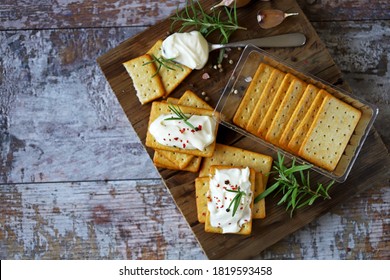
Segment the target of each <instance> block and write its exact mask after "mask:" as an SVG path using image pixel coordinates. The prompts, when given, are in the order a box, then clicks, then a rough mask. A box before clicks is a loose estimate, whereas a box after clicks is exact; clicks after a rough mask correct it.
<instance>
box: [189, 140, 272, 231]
mask: <svg viewBox="0 0 390 280" xmlns="http://www.w3.org/2000/svg"><path fill="white" fill-rule="evenodd" d="M216 167H218V168H245V167H249V168H250V169H251V170H253V172H254V174H255V176H254V177H255V178H254V180H253V182H254V196H253V197H254V198H255V197H256V196H257V195H259V194H260V193H262V192H263V191H264V190H265V186H266V184H267V180H268V174H269V172H270V171H271V167H272V157H270V156H267V155H263V154H260V153H256V152H252V151H248V150H244V149H240V148H237V147H232V146H227V145H223V144H218V143H217V144H216V146H215V150H214V154H213V156H212V157H210V158H204V159H203V161H202V166H201V168H200V170H199V177H198V178H196V180H195V192H196V207H197V216H198V221H199V222H200V223H205V230H206V231H208V232H213V233H220V232H221V229H220V228H214V227H211V226H210V223H209V217H208V210H207V202H208V190H209V181H210V176H212V174H213V173H214V171H213V170H215V168H216ZM265 216H266V213H265V201H264V199H262V200H260V201H259V202H257V203H255V204H253V205H252V219H263V218H265ZM251 228H252V221H249V222H248V223H247V224H246V225H245V227H243V229H242V231H240V232H239V233H238V234H250V233H251Z"/></svg>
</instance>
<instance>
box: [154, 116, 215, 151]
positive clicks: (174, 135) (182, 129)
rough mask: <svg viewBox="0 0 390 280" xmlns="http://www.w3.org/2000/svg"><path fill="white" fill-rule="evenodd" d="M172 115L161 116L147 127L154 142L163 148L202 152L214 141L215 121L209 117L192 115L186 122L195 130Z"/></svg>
mask: <svg viewBox="0 0 390 280" xmlns="http://www.w3.org/2000/svg"><path fill="white" fill-rule="evenodd" d="M176 117H177V116H176V115H174V114H167V115H165V114H163V115H160V116H159V117H158V118H157V119H156V120H154V121H153V122H152V123H151V124H150V126H149V132H150V133H151V134H152V135H153V137H154V138H155V139H156V141H157V142H158V143H160V144H162V145H165V146H171V147H178V148H182V149H192V150H194V149H198V150H201V151H204V149H205V148H206V147H207V146H209V145H210V144H211V143H213V142H214V140H215V126H216V121H215V119H214V118H212V117H209V116H198V115H192V116H191V117H190V118H189V119H188V122H189V123H190V124H192V125H193V126H194V127H195V128H196V129H195V130H194V129H193V128H191V127H189V126H188V125H187V124H186V123H184V122H183V120H167V119H169V118H176Z"/></svg>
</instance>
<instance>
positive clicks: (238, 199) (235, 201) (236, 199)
mask: <svg viewBox="0 0 390 280" xmlns="http://www.w3.org/2000/svg"><path fill="white" fill-rule="evenodd" d="M226 191H227V192H233V193H236V195H235V196H234V198H233V199H232V201H231V202H230V204H229V207H228V208H226V212H229V211H230V207H231V206H232V204H234V205H233V212H232V217H234V215H235V214H236V212H237V209H238V206H240V203H241V198H242V196H244V195H245V192H243V191H241V190H240V187H238V188H237V190H226Z"/></svg>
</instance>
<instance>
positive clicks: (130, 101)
mask: <svg viewBox="0 0 390 280" xmlns="http://www.w3.org/2000/svg"><path fill="white" fill-rule="evenodd" d="M281 2H289V3H291V2H293V1H281ZM296 8H297V9H299V7H296ZM302 15H303V14H302ZM300 20H301V21H302V20H303V21H304V24H303V23H302V22H301V26H303V25H305V26H304V28H303V27H301V29H304V30H307V32H309V31H310V32H312V33H311V36H310V37H309V40H308V44H307V45H306V46H305V47H303V48H297V49H295V50H292V51H290V50H288V51H286V50H285V49H284V50H283V49H281V50H275V51H274V52H275V53H274V54H275V55H278V54H282V56H283V55H284V56H285V57H286V53H289V55H287V57H289V59H290V60H291V62H299V63H298V64H301V65H309V67H308V68H310V70H309V72H311V73H313V74H315V75H318V76H320V77H321V75H323V76H322V77H321V78H323V79H324V80H327V81H328V82H331V83H335V82H340V77H341V73H340V70H339V69H338V67H337V66H336V65H335V64H334V61H333V59H332V58H331V57H330V55H329V53H328V51H327V50H326V49H325V47H324V45H323V43H322V42H321V40H320V39H319V38H318V35H317V34H316V33H315V31H314V29H313V27H312V26H311V25H310V23H308V21H307V18H306V17H304V18H303V19H302V17H301V18H300ZM160 24H162V25H165V26H166V27H168V26H169V20H168V19H167V20H165V21H163V22H162V23H160ZM161 30H164V28H162V27H161V26H159V27H158V28H157V26H153V27H151V28H149V29H147V30H145V31H144V32H142V33H140V34H138V35H136V36H135V37H133V38H130V39H129V40H126V41H125V42H124V43H122V44H120V45H119V46H118V47H117V48H114V49H113V50H111V51H109V52H108V53H106V54H105V55H103V56H101V57H99V58H98V63H99V64H100V66H101V68H102V71H103V73H104V75H106V77H107V80H108V81H109V83H110V85H111V87H112V88H113V90H114V92H115V94H116V96H117V97H118V100H119V102H120V104H121V106H122V108H123V110H124V111H125V114H126V115H127V117H128V118H129V121H130V122H131V124H132V125H133V127H134V129H135V131H136V132H137V134H138V136H139V138H140V139H141V141H142V142H143V143H144V139H145V133H146V129H147V121H146V122H145V119H148V115H149V110H150V105H144V106H141V105H140V104H139V102H138V100H137V99H136V97H135V95H134V93H133V92H132V84H131V80H130V79H129V77H128V75H127V74H126V73H125V72H124V69H120V67H118V64H119V66H121V65H120V64H121V63H122V62H124V61H126V60H128V59H129V58H131V57H132V56H133V57H134V56H137V55H140V54H142V53H143V52H144V51H145V48H147V47H149V46H150V44H151V42H153V40H154V39H157V38H159V37H161V36H164V35H163V34H161V32H163V31H161ZM289 30H290V29H289ZM150 32H152V33H151V34H150ZM145 35H147V36H145ZM145 38H148V39H147V41H148V42H145ZM307 53H310V55H308V54H307ZM316 56H320V57H322V60H325V61H326V65H325V66H324V65H321V64H320V63H319V61H321V59H319V58H316ZM112 57H114V60H112ZM302 57H303V58H302ZM316 59H317V61H316ZM313 64H315V65H314V66H313ZM321 66H322V67H321ZM199 73H201V71H199V72H198V73H192V74H191V75H192V76H193V77H194V79H197V78H199V76H200V74H199ZM225 75H226V77H229V75H228V74H225ZM221 80H222V81H226V78H225V79H221ZM221 84H223V83H221ZM188 86H190V84H189V83H186V82H185V83H184V86H182V87H181V88H179V89H183V88H186V87H188ZM212 86H213V87H218V86H219V85H218V84H212ZM220 86H221V85H220ZM220 86H219V87H220ZM177 92H179V91H177ZM213 101H214V102H215V100H213ZM372 133H374V134H375V135H377V134H376V132H375V130H374V129H373V130H372ZM372 133H371V134H370V137H369V138H368V139H367V142H366V144H365V146H366V145H374V146H375V147H377V145H378V143H377V142H378V141H377V140H378V139H377V138H375V137H374V139H373V138H372V135H373V134H372ZM234 141H237V139H234ZM379 142H381V141H380V139H379ZM230 143H232V142H230ZM236 143H238V144H239V143H240V140H239V141H238V142H236ZM227 144H229V143H227ZM379 146H380V143H379ZM383 147H384V146H383V143H382V148H383ZM379 148H380V147H379ZM147 150H148V152H149V154H150V155H151V156H152V151H151V150H150V149H147ZM381 152H382V155H383V154H385V155H387V153H385V152H384V150H383V149H382V150H381ZM359 160H361V159H360V157H359V158H358V162H359ZM384 160H385V161H386V159H385V158H384ZM387 160H388V159H387ZM357 166H358V165H357ZM386 166H387V167H388V163H387V165H386ZM355 168H356V166H355V167H354V169H355ZM354 169H353V170H354ZM379 170H382V171H383V168H382V169H379ZM160 174H161V176H162V178H163V179H164V184H166V186H167V187H168V189H169V190H170V193H171V195H172V196H173V198H174V200H175V203H176V205H177V206H178V208H179V209H180V211H181V212H182V213H183V215H184V216H185V218H186V220H187V222H188V223H189V225H190V226H191V227H192V229H193V231H194V233H195V236H196V238H197V240H198V241H199V243H200V245H201V247H202V248H203V250H204V251H205V253H206V255H207V256H208V257H209V258H211V259H219V258H228V259H229V258H234V259H235V258H244V259H245V258H251V257H254V256H256V255H257V254H258V253H260V252H261V251H262V250H263V249H265V248H267V247H268V246H270V245H272V244H274V243H276V242H277V241H279V240H280V239H282V238H283V237H284V236H286V235H287V234H290V233H291V232H294V231H295V230H297V229H298V228H300V227H302V226H303V225H306V224H307V223H309V222H310V221H312V220H313V219H315V218H316V217H318V216H320V215H321V214H323V213H325V212H326V211H327V210H326V209H330V208H331V207H333V206H334V205H336V204H337V203H338V200H337V199H334V200H332V202H331V203H330V204H326V207H325V208H321V210H320V208H319V209H317V210H316V211H309V212H308V214H306V215H308V216H309V218H310V219H308V218H307V217H306V219H303V216H300V215H297V216H296V217H295V218H294V219H293V220H291V221H290V223H292V225H293V226H291V227H290V228H289V229H288V230H286V228H284V227H285V225H284V223H281V222H278V219H280V218H278V216H280V215H282V216H283V217H288V215H286V214H285V213H280V211H281V210H280V209H279V210H275V211H274V210H273V207H270V205H272V200H271V201H269V202H268V203H267V212H268V213H269V215H268V219H265V220H263V221H261V223H262V224H264V225H261V226H260V228H261V227H263V226H264V227H266V231H265V232H266V233H267V234H266V235H265V237H263V238H262V240H257V239H256V238H255V237H254V236H253V235H252V236H249V237H244V238H243V237H237V236H218V238H215V235H210V234H205V233H204V231H203V229H202V225H200V224H198V223H196V221H193V217H194V215H193V210H194V209H193V207H194V195H193V179H194V175H193V174H192V175H190V176H189V177H190V179H189V180H187V181H184V182H183V178H182V177H183V176H182V174H183V173H181V172H177V171H167V170H161V169H160ZM353 174H354V172H352V174H351V176H352V175H353ZM375 174H376V173H375ZM369 178H371V177H369ZM380 178H382V177H380ZM355 181H358V182H357V183H360V181H359V180H358V179H355V180H354V179H353V178H352V177H351V178H350V179H348V180H347V182H346V183H344V184H343V185H342V186H343V187H348V186H349V185H350V184H351V183H350V182H355ZM179 182H180V183H179ZM357 185H358V187H359V186H360V185H359V184H357ZM352 187H354V186H352ZM183 189H185V190H186V192H184V195H183ZM359 189H360V188H359ZM339 200H340V201H344V199H341V198H340V199H339ZM191 203H192V204H191ZM191 205H192V206H191ZM185 207H189V208H185ZM191 208H192V209H191ZM189 212H191V213H192V215H191V219H192V220H189ZM273 212H274V213H273ZM304 213H306V212H304ZM272 217H276V218H273V219H272ZM271 219H272V220H271ZM282 220H283V219H282ZM272 221H273V222H272ZM267 230H268V231H271V232H267ZM275 233H280V234H279V235H278V236H277V238H276V237H275ZM242 240H244V241H242ZM232 241H233V242H235V244H234V245H230V247H229V248H230V249H229V248H227V247H226V243H227V242H232ZM254 242H256V245H257V247H256V246H253V243H254ZM217 244H219V245H218V246H217V247H215V246H216V245H217ZM221 244H222V245H223V246H222V245H221ZM238 244H241V246H238ZM244 244H246V247H245V246H244ZM254 247H255V248H254ZM246 248H250V249H251V250H246Z"/></svg>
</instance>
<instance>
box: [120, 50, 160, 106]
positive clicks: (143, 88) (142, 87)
mask: <svg viewBox="0 0 390 280" xmlns="http://www.w3.org/2000/svg"><path fill="white" fill-rule="evenodd" d="M123 66H124V67H125V68H126V71H127V73H128V74H129V75H130V77H131V79H132V81H133V85H134V88H135V91H136V94H137V97H138V99H139V101H140V102H141V104H146V103H148V102H151V101H153V100H156V99H157V98H160V97H162V96H164V95H165V88H164V85H163V83H162V81H161V78H160V76H159V75H154V74H155V73H156V72H157V69H156V66H155V65H154V63H152V58H151V56H150V55H148V54H145V55H142V56H139V57H136V58H134V59H131V60H129V61H126V62H125V63H123Z"/></svg>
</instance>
